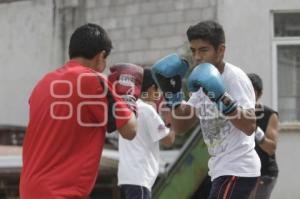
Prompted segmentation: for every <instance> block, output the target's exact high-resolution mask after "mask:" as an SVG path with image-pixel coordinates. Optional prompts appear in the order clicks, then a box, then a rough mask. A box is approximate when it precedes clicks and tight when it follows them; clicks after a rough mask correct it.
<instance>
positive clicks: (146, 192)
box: [141, 186, 151, 199]
mask: <svg viewBox="0 0 300 199" xmlns="http://www.w3.org/2000/svg"><path fill="white" fill-rule="evenodd" d="M141 189H142V190H143V194H142V195H143V198H142V199H151V191H150V190H149V189H147V188H146V187H142V186H141Z"/></svg>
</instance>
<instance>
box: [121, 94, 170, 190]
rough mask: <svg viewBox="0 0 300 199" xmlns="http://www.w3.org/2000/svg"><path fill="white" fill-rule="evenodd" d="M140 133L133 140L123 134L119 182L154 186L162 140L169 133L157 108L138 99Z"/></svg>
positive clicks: (138, 127)
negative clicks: (125, 137) (127, 138)
mask: <svg viewBox="0 0 300 199" xmlns="http://www.w3.org/2000/svg"><path fill="white" fill-rule="evenodd" d="M137 108H138V117H137V135H136V136H135V138H134V139H133V140H131V141H130V140H126V139H124V138H122V137H121V136H119V168H118V185H124V184H130V185H139V186H144V187H146V188H148V189H149V190H150V191H151V188H152V186H153V184H154V182H155V179H156V177H157V175H158V173H159V158H160V156H159V141H160V140H161V139H162V138H164V137H166V136H167V135H168V134H169V129H168V128H167V127H166V126H165V124H164V122H163V120H162V119H161V118H160V116H159V115H158V113H157V112H156V110H155V109H154V108H153V106H151V105H150V104H147V103H145V102H143V101H142V100H140V99H139V100H137Z"/></svg>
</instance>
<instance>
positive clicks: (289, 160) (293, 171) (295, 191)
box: [271, 130, 300, 199]
mask: <svg viewBox="0 0 300 199" xmlns="http://www.w3.org/2000/svg"><path fill="white" fill-rule="evenodd" d="M299 141H300V133H299V130H298V131H295V130H294V131H291V132H280V134H279V141H278V147H277V160H278V166H279V176H278V181H277V184H276V186H275V188H274V191H273V194H272V197H271V198H272V199H283V198H284V199H299V198H300V189H299V179H300V170H299V165H300V153H299V152H300V145H299Z"/></svg>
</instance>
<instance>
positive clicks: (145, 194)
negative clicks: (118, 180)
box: [120, 185, 151, 199]
mask: <svg viewBox="0 0 300 199" xmlns="http://www.w3.org/2000/svg"><path fill="white" fill-rule="evenodd" d="M120 189H121V198H122V199H151V192H150V190H149V189H147V188H146V187H143V186H139V185H121V186H120Z"/></svg>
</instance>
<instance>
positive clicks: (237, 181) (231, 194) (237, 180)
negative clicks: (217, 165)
mask: <svg viewBox="0 0 300 199" xmlns="http://www.w3.org/2000/svg"><path fill="white" fill-rule="evenodd" d="M256 182H257V178H256V177H253V178H248V177H237V176H221V177H219V178H217V179H215V180H214V181H213V182H212V188H211V191H210V194H209V197H208V198H209V199H248V198H249V196H250V194H251V192H252V190H253V189H254V187H255V185H256Z"/></svg>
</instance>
